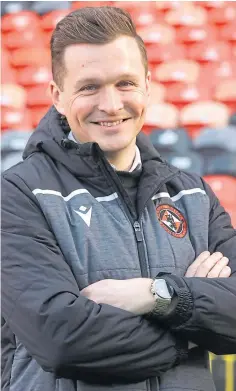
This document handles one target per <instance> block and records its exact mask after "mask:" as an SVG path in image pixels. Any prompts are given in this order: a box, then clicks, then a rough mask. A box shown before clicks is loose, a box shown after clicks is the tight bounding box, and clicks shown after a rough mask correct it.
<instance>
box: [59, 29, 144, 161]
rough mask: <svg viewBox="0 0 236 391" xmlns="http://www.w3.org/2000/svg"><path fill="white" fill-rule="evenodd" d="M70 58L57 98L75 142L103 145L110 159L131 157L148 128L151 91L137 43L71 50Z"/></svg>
mask: <svg viewBox="0 0 236 391" xmlns="http://www.w3.org/2000/svg"><path fill="white" fill-rule="evenodd" d="M64 56H65V57H64V61H65V67H66V76H65V77H64V81H63V91H60V89H59V88H58V87H57V86H56V85H55V83H54V82H52V83H51V95H52V99H53V103H54V105H55V107H56V108H57V110H58V111H59V112H60V113H61V114H64V115H65V116H66V117H67V120H68V123H69V125H70V128H71V130H72V132H73V134H74V136H75V138H76V139H77V140H78V141H80V142H82V143H85V142H97V143H98V144H99V146H100V148H101V149H102V150H103V151H104V152H105V153H107V154H119V153H121V152H122V153H123V154H124V151H126V153H127V154H129V153H131V150H132V149H134V148H135V142H136V136H137V134H138V133H139V132H140V130H141V128H142V126H143V123H144V118H145V112H146V107H147V104H148V97H149V85H150V74H148V75H146V74H145V69H144V65H143V63H142V58H141V54H140V51H139V47H138V45H137V43H136V41H135V39H134V38H131V37H125V36H124V37H120V38H118V39H116V40H115V41H113V42H111V43H109V44H105V45H91V44H78V45H71V46H69V47H67V48H66V50H65V54H64Z"/></svg>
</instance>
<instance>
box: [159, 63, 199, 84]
mask: <svg viewBox="0 0 236 391" xmlns="http://www.w3.org/2000/svg"><path fill="white" fill-rule="evenodd" d="M199 74H200V67H199V65H198V64H197V63H196V62H195V61H190V60H173V61H168V62H165V63H162V64H160V65H158V66H157V67H156V69H155V72H154V73H153V78H154V79H155V80H157V81H159V82H160V83H165V84H173V83H195V82H196V80H197V79H198V77H199Z"/></svg>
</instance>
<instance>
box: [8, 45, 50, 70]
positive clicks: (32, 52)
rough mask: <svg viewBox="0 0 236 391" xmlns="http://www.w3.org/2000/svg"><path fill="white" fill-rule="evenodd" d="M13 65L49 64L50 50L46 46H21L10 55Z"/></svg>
mask: <svg viewBox="0 0 236 391" xmlns="http://www.w3.org/2000/svg"><path fill="white" fill-rule="evenodd" d="M11 64H12V66H13V67H16V68H18V67H26V66H46V65H50V64H51V55H50V50H49V49H47V48H27V49H25V48H23V49H16V50H14V51H13V53H12V56H11Z"/></svg>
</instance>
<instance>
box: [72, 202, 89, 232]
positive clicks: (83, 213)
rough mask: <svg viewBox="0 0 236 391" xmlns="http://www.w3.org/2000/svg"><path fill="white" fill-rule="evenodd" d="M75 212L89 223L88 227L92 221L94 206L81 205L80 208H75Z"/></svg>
mask: <svg viewBox="0 0 236 391" xmlns="http://www.w3.org/2000/svg"><path fill="white" fill-rule="evenodd" d="M74 211H75V213H77V215H79V216H80V217H81V218H82V219H83V220H84V222H85V224H87V226H88V227H90V222H91V216H92V206H91V208H90V209H88V208H86V207H85V206H81V207H80V208H79V210H75V209H74Z"/></svg>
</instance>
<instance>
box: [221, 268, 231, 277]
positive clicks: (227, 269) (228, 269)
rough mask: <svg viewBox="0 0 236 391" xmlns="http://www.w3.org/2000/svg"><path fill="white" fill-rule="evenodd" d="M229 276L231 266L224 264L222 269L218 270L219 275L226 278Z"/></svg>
mask: <svg viewBox="0 0 236 391" xmlns="http://www.w3.org/2000/svg"><path fill="white" fill-rule="evenodd" d="M230 276H231V268H230V267H229V266H225V267H224V269H222V271H221V272H220V275H219V277H223V278H228V277H230Z"/></svg>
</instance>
